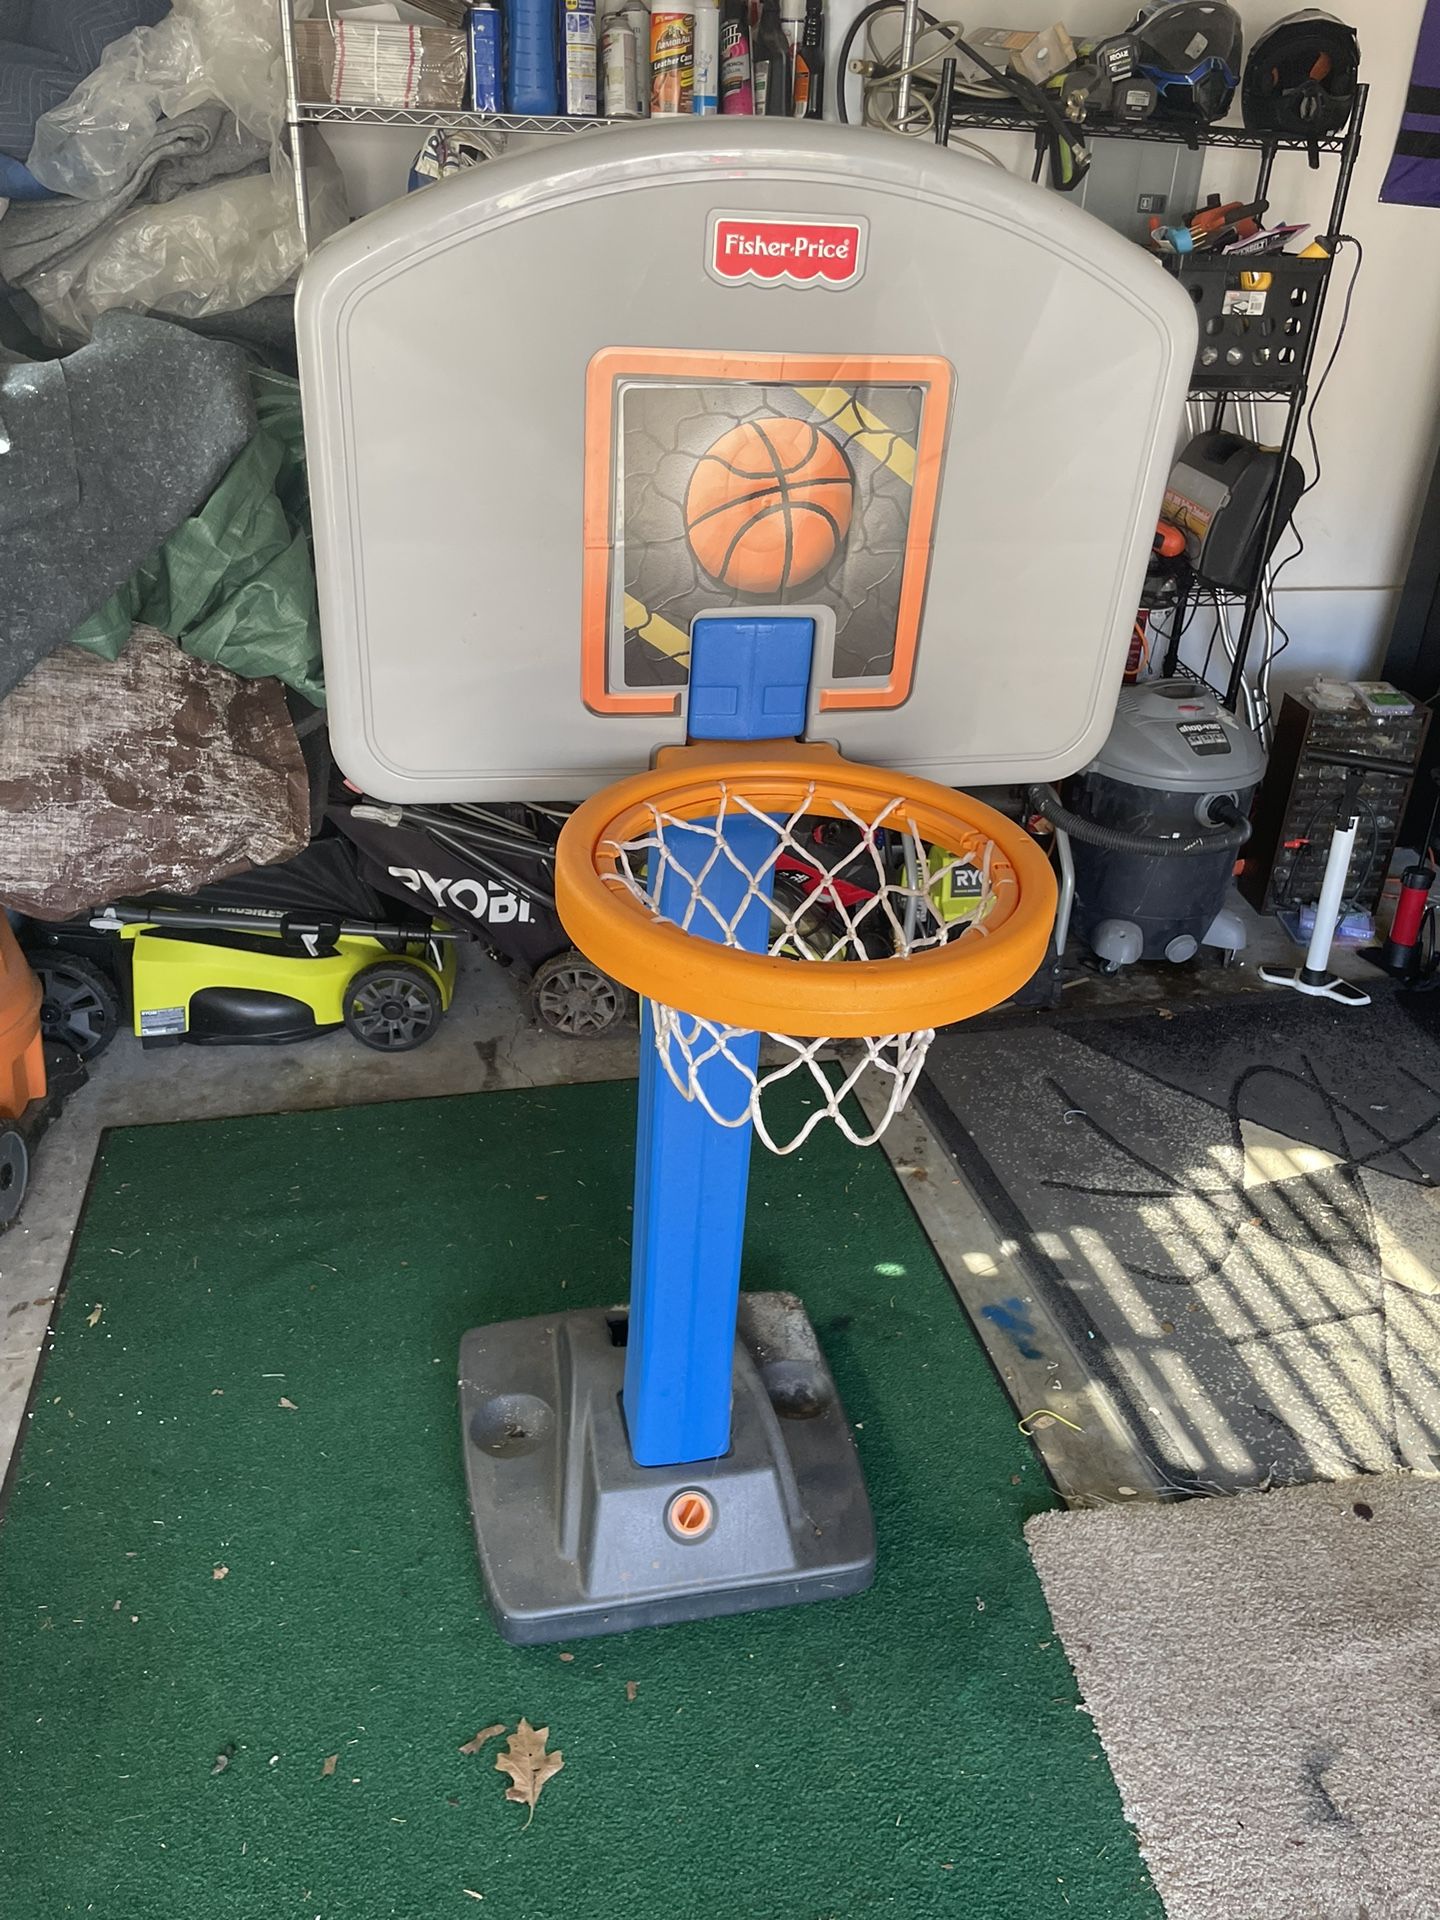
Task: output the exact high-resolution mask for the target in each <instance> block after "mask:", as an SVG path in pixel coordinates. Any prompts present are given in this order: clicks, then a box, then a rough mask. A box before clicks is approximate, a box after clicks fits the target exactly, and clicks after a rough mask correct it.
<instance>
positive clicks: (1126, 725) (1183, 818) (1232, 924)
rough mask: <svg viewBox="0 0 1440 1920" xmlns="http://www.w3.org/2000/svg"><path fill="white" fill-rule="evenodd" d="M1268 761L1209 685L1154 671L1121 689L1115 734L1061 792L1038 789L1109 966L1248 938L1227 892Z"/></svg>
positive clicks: (1037, 804)
mask: <svg viewBox="0 0 1440 1920" xmlns="http://www.w3.org/2000/svg"><path fill="white" fill-rule="evenodd" d="M1264 771H1265V750H1264V747H1263V746H1262V745H1261V743H1260V740H1259V737H1258V736H1257V735H1256V734H1254V733H1252V732H1251V731H1250V729H1249V728H1248V727H1246V726H1245V725H1244V724H1243V723H1242V722H1241V721H1239V720H1237V719H1236V717H1235V715H1234V714H1233V713H1230V712H1229V711H1228V710H1227V709H1226V708H1225V707H1223V706H1222V705H1221V704H1220V702H1219V701H1218V700H1217V699H1216V697H1215V695H1214V694H1213V693H1211V692H1210V691H1209V689H1208V688H1207V687H1204V686H1201V685H1200V684H1199V683H1197V682H1196V681H1194V680H1187V679H1174V680H1146V681H1142V682H1141V683H1140V684H1139V685H1137V686H1133V687H1126V688H1124V690H1123V691H1122V693H1121V695H1120V701H1119V705H1118V707H1117V709H1116V713H1115V724H1114V726H1113V727H1112V728H1111V729H1110V737H1109V739H1108V740H1107V741H1106V742H1105V745H1104V746H1103V747H1102V748H1101V750H1100V752H1099V753H1098V754H1097V755H1096V757H1095V759H1094V760H1092V761H1091V763H1090V765H1089V766H1088V767H1086V768H1084V770H1083V771H1082V772H1080V773H1078V774H1076V775H1075V777H1074V779H1073V780H1072V781H1070V782H1069V783H1068V785H1067V788H1066V794H1065V799H1064V801H1063V802H1062V801H1061V800H1060V798H1059V796H1058V795H1057V794H1056V792H1055V790H1054V788H1053V787H1034V788H1032V789H1031V792H1030V803H1031V805H1032V806H1033V807H1034V808H1035V810H1036V811H1037V812H1038V813H1041V814H1043V815H1044V817H1045V818H1046V819H1047V820H1049V821H1050V822H1051V824H1052V825H1053V826H1056V827H1059V828H1062V829H1063V830H1064V831H1065V832H1066V833H1068V834H1069V836H1070V842H1071V851H1072V853H1073V856H1074V862H1075V907H1074V924H1075V926H1076V928H1077V930H1078V931H1079V933H1080V934H1081V935H1082V937H1083V938H1084V939H1085V940H1086V941H1087V942H1088V943H1089V945H1090V947H1091V948H1092V949H1093V950H1094V952H1095V954H1096V956H1097V958H1098V959H1099V961H1100V963H1101V966H1102V967H1103V968H1104V969H1105V971H1107V972H1110V973H1113V972H1115V971H1116V970H1117V969H1118V968H1120V967H1125V966H1131V965H1133V964H1134V962H1135V961H1137V960H1170V961H1173V962H1175V963H1177V964H1178V963H1179V962H1181V961H1185V960H1189V959H1191V958H1193V956H1194V955H1195V954H1196V953H1198V952H1199V950H1200V948H1201V947H1217V948H1219V949H1220V950H1221V951H1222V952H1223V953H1224V954H1225V956H1226V957H1227V959H1230V958H1233V957H1234V955H1235V954H1236V953H1237V952H1239V951H1240V950H1241V949H1242V948H1243V947H1244V945H1245V926H1244V922H1243V921H1242V920H1241V919H1240V917H1239V915H1238V914H1237V913H1235V912H1234V911H1233V910H1232V909H1231V908H1229V907H1227V906H1226V904H1225V900H1226V894H1227V893H1228V891H1229V887H1230V880H1231V875H1232V873H1233V871H1234V866H1235V856H1236V854H1237V853H1238V852H1239V850H1240V848H1241V847H1243V846H1244V844H1245V842H1246V841H1247V840H1248V839H1249V838H1250V821H1249V813H1250V804H1251V801H1252V800H1253V798H1254V795H1255V789H1256V788H1257V787H1258V786H1259V784H1260V780H1261V777H1262V775H1263V774H1264Z"/></svg>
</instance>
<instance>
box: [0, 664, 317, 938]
mask: <svg viewBox="0 0 1440 1920" xmlns="http://www.w3.org/2000/svg"><path fill="white" fill-rule="evenodd" d="M309 837H310V809H309V800H308V796H307V785H306V775H305V765H304V762H303V760H302V758H301V755H300V748H299V744H298V742H297V741H296V738H295V730H294V727H293V726H292V725H291V723H290V716H289V713H288V711H287V709H286V705H285V696H284V691H283V689H282V688H281V687H280V685H279V684H278V682H276V681H274V680H242V679H239V678H238V677H237V676H236V675H235V674H233V673H229V672H227V671H226V669H225V668H223V667H217V666H214V665H212V664H210V663H209V662H206V661H203V660H192V659H191V658H190V657H189V656H188V655H187V654H184V653H182V652H181V651H180V649H179V647H177V646H176V645H175V643H174V641H172V640H168V639H166V638H165V637H164V635H162V634H158V633H156V632H154V630H153V629H151V628H147V627H137V628H136V629H135V631H134V633H133V635H132V637H131V640H130V644H129V645H128V646H127V647H126V649H125V651H124V652H123V653H122V654H121V655H120V657H119V659H118V660H114V661H109V660H97V659H95V658H94V657H93V656H92V655H90V654H88V653H82V652H80V651H79V650H78V649H77V648H74V647H64V648H62V649H61V650H60V652H59V653H57V654H54V655H53V656H52V657H51V658H50V659H48V660H45V661H42V663H41V664H40V665H39V666H38V667H36V669H35V670H34V672H33V673H31V674H30V675H29V676H28V677H27V678H26V679H25V680H23V681H22V682H21V683H20V685H19V686H18V687H16V688H15V689H14V690H13V691H12V692H11V693H10V694H9V695H7V697H6V699H5V701H4V703H3V705H0V903H3V904H4V905H5V906H9V907H14V908H18V909H19V910H21V911H22V912H25V913H31V914H35V915H38V916H39V917H41V918H45V919H60V918H64V917H66V916H67V915H70V914H74V913H80V912H84V911H86V910H87V909H89V908H92V907H97V906H103V905H104V904H105V903H106V902H107V901H110V900H115V899H119V898H121V897H123V896H125V895H127V894H133V893H144V892H149V891H152V890H158V889H161V888H164V889H166V890H167V891H170V892H173V893H189V892H191V891H193V889H194V888H196V887H199V886H203V885H204V884H205V883H206V882H207V881H212V880H221V879H224V878H225V877H226V876H227V875H229V874H233V873H240V872H243V871H244V869H245V868H247V867H251V866H261V865H264V864H265V863H266V862H268V861H272V860H285V859H288V858H289V857H290V856H291V855H292V854H294V853H297V852H298V851H299V850H300V848H301V847H303V846H304V845H305V844H306V842H307V841H308V839H309Z"/></svg>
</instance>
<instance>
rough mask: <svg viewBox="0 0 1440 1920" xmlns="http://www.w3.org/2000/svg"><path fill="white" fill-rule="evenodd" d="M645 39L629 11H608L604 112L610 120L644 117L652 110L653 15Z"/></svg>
mask: <svg viewBox="0 0 1440 1920" xmlns="http://www.w3.org/2000/svg"><path fill="white" fill-rule="evenodd" d="M644 20H645V38H644V42H643V46H644V51H643V54H642V51H641V47H642V42H641V39H640V36H639V35H638V34H637V33H636V31H635V21H634V18H633V16H632V15H631V14H630V13H629V12H626V13H607V14H606V16H605V20H604V24H603V26H602V29H601V36H600V73H601V111H602V112H603V113H604V115H605V117H606V118H607V119H608V120H643V119H644V118H645V115H646V113H647V111H648V110H649V99H648V95H649V91H650V16H649V14H648V13H647V14H646V15H645V16H644Z"/></svg>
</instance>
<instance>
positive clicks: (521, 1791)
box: [495, 1720, 565, 1827]
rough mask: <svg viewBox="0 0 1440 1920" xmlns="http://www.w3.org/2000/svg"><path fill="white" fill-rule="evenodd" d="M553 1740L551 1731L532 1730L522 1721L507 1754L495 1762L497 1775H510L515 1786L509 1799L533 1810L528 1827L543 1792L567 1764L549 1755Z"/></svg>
mask: <svg viewBox="0 0 1440 1920" xmlns="http://www.w3.org/2000/svg"><path fill="white" fill-rule="evenodd" d="M549 1738H550V1729H549V1728H548V1727H532V1726H531V1724H530V1722H529V1721H528V1720H522V1721H521V1722H520V1725H519V1726H518V1727H517V1728H516V1730H515V1732H514V1733H512V1734H511V1736H510V1739H509V1741H508V1743H507V1747H506V1751H505V1752H504V1753H502V1754H499V1755H497V1756H496V1760H495V1770H496V1772H497V1773H508V1774H509V1776H510V1779H511V1782H512V1784H511V1785H510V1786H508V1787H507V1788H506V1789H505V1798H506V1799H507V1800H514V1801H516V1802H518V1804H519V1805H520V1806H522V1807H528V1808H529V1809H530V1814H529V1818H528V1819H527V1820H526V1822H525V1825H526V1826H527V1827H528V1826H529V1824H530V1821H531V1820H533V1819H534V1818H535V1802H536V1801H537V1800H538V1799H539V1798H540V1791H541V1788H542V1787H543V1786H544V1785H545V1782H546V1781H547V1780H552V1779H553V1778H554V1777H555V1775H556V1774H557V1773H559V1771H560V1769H561V1767H563V1766H564V1764H565V1760H564V1756H563V1755H562V1754H559V1753H547V1752H546V1751H545V1742H546V1741H547V1740H548V1739H549Z"/></svg>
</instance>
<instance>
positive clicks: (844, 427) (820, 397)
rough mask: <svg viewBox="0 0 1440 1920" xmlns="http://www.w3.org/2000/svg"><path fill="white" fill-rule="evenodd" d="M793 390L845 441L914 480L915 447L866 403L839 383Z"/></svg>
mask: <svg viewBox="0 0 1440 1920" xmlns="http://www.w3.org/2000/svg"><path fill="white" fill-rule="evenodd" d="M795 391H796V392H797V393H798V394H799V395H800V398H801V399H802V400H806V401H808V402H809V404H810V405H811V406H812V407H814V409H815V411H816V412H817V413H819V414H822V415H823V416H824V418H825V420H826V422H827V423H828V424H829V425H830V426H832V427H834V428H836V430H837V431H838V432H839V433H841V434H842V435H843V436H844V438H845V439H846V441H847V442H849V443H850V444H852V445H854V446H857V447H863V448H864V449H865V451H866V452H867V453H868V454H869V455H870V456H871V457H872V459H875V460H878V461H879V462H880V464H881V466H884V467H888V468H889V469H890V471H891V472H892V473H893V474H895V475H897V476H898V477H899V478H900V479H901V480H903V481H904V482H905V484H906V486H907V487H913V486H914V484H915V449H914V447H912V446H911V445H910V443H909V441H908V440H903V439H902V438H901V437H900V435H899V434H898V433H896V432H895V431H894V429H893V428H891V427H887V426H886V424H885V422H884V421H883V420H882V419H881V418H880V416H879V415H878V414H876V413H872V412H871V411H870V409H869V408H868V407H862V406H861V405H860V404H859V402H858V401H857V400H856V399H855V398H854V396H853V395H852V394H848V393H847V392H846V391H845V389H844V388H843V387H797V388H796V389H795Z"/></svg>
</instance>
